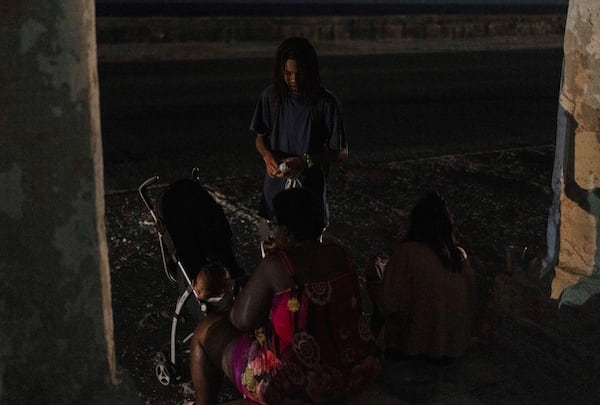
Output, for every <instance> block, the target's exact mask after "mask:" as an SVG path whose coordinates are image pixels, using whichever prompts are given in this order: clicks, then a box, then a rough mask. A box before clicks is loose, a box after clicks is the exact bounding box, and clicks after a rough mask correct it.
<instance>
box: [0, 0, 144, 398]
mask: <svg viewBox="0 0 600 405" xmlns="http://www.w3.org/2000/svg"><path fill="white" fill-rule="evenodd" d="M98 100H99V98H98V77H97V65H96V42H95V17H94V1H93V0H28V1H23V0H2V2H0V272H1V273H0V274H1V277H0V403H2V404H3V405H4V404H36V403H45V404H105V403H106V404H109V403H113V404H115V403H118V404H127V403H134V402H136V401H137V400H138V399H137V395H136V394H135V393H132V392H131V391H130V390H129V388H128V387H130V385H129V384H126V383H124V382H123V380H122V379H121V377H120V376H119V375H118V371H117V367H116V361H115V350H114V343H113V320H112V309H111V293H110V274H109V269H108V255H107V245H106V236H105V230H104V187H103V175H102V171H103V169H102V147H101V136H100V119H99V105H98Z"/></svg>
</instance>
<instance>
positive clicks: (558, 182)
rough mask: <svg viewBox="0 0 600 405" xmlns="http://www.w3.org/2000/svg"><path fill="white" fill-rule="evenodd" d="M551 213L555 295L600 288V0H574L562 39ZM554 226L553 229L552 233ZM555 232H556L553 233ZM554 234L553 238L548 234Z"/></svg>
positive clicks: (568, 299)
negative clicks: (553, 196) (554, 252)
mask: <svg viewBox="0 0 600 405" xmlns="http://www.w3.org/2000/svg"><path fill="white" fill-rule="evenodd" d="M564 53H565V55H564V63H563V75H562V85H561V92H560V102H559V111H558V120H557V123H558V125H557V143H556V160H555V171H554V178H553V187H554V191H555V204H554V210H553V215H551V218H550V224H549V229H552V226H553V225H552V223H554V224H555V225H556V229H558V235H554V238H555V239H556V242H558V243H557V244H553V243H549V247H550V250H552V249H553V247H557V255H556V258H557V261H556V266H555V268H554V269H555V277H554V280H553V282H552V298H555V299H558V298H560V301H561V303H567V304H583V303H584V302H585V301H586V300H587V299H588V298H589V297H590V296H591V295H593V294H596V293H600V189H599V186H600V2H599V1H598V0H571V1H570V4H569V11H568V16H567V23H566V30H565V39H564ZM551 233H552V232H550V234H551ZM549 236H550V237H552V236H553V235H549ZM549 239H551V238H549Z"/></svg>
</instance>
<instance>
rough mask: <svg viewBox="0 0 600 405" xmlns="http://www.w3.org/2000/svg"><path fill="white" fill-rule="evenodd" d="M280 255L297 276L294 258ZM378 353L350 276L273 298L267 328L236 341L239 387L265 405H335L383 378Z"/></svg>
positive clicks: (237, 381) (282, 292)
mask: <svg viewBox="0 0 600 405" xmlns="http://www.w3.org/2000/svg"><path fill="white" fill-rule="evenodd" d="M280 256H281V258H282V260H283V261H284V262H285V263H287V264H288V269H289V271H290V275H291V276H292V277H294V276H295V270H294V267H293V265H292V263H291V262H290V261H289V258H288V257H287V255H285V254H284V253H281V254H280ZM374 346H375V345H374V342H373V336H372V334H371V331H370V329H369V327H368V324H367V323H366V321H365V320H364V318H363V317H362V311H361V306H360V300H359V290H358V282H357V279H356V275H355V274H354V272H352V271H348V272H347V273H344V274H342V275H340V276H338V277H336V278H334V279H332V280H329V281H325V282H319V283H306V284H304V285H303V286H300V285H298V287H297V288H293V289H288V290H284V291H280V292H278V293H276V294H275V296H274V297H273V304H272V307H271V312H270V322H269V323H268V324H267V325H265V326H264V327H262V328H259V329H257V330H256V331H255V333H254V335H251V336H248V335H244V336H242V337H240V338H238V341H237V342H236V348H235V351H234V356H233V357H234V358H233V362H234V372H235V375H237V376H239V379H236V381H235V383H236V385H237V387H238V389H239V390H240V391H241V392H242V393H243V394H244V396H245V397H246V398H249V399H252V400H254V401H256V402H259V403H262V404H280V403H282V402H283V400H284V398H297V399H303V400H307V401H310V402H314V403H331V402H332V401H333V400H336V399H337V398H340V397H344V396H347V395H348V393H349V392H351V391H353V390H356V389H358V388H360V387H362V386H364V385H365V384H366V383H368V382H370V381H372V380H373V379H374V378H376V377H377V376H378V375H379V373H380V368H381V366H380V361H379V357H378V356H377V355H376V353H375V352H374V351H373V350H374Z"/></svg>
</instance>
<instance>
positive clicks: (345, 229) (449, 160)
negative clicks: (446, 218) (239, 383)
mask: <svg viewBox="0 0 600 405" xmlns="http://www.w3.org/2000/svg"><path fill="white" fill-rule="evenodd" d="M553 159H554V150H553V147H552V146H534V147H522V148H515V149H503V150H496V151H492V152H485V153H470V154H460V155H445V156H438V157H431V158H423V159H416V160H407V159H405V160H395V161H388V162H381V163H376V164H374V163H370V164H361V163H360V162H358V161H350V162H348V163H347V164H343V165H341V166H339V167H336V168H335V170H334V171H333V172H332V176H331V178H330V183H331V188H330V191H331V192H330V202H331V212H332V217H331V226H330V228H329V230H328V235H329V236H330V237H332V238H335V239H337V240H338V241H339V242H340V243H342V244H344V245H346V246H347V247H348V248H350V249H351V251H352V252H353V253H354V257H355V261H356V264H357V269H358V272H359V274H360V273H361V272H362V264H363V263H364V262H365V260H366V258H367V257H369V256H370V255H371V254H373V253H376V254H380V255H385V254H386V253H387V252H388V251H389V249H390V247H391V245H392V243H393V242H394V241H395V240H397V239H398V238H400V237H401V236H402V235H403V233H404V232H405V230H406V223H407V215H408V212H409V210H410V208H411V206H412V204H413V203H414V202H415V201H416V200H417V198H418V197H420V196H421V195H422V193H423V192H424V191H426V190H429V189H436V190H438V191H440V192H441V193H442V194H443V195H444V196H445V197H446V198H447V200H448V201H449V203H450V206H451V208H452V211H453V213H454V215H455V219H456V223H457V226H458V229H459V231H460V242H461V244H462V245H463V246H464V247H465V249H466V250H467V252H469V254H470V257H471V261H472V263H473V266H474V268H475V269H476V271H477V274H478V279H477V280H478V289H479V306H478V319H479V321H480V322H479V325H481V323H482V321H483V320H484V318H485V315H486V310H487V306H488V300H489V292H490V287H491V285H492V283H493V279H494V277H495V275H497V274H498V273H500V272H502V271H504V249H505V247H506V246H508V245H520V246H527V247H528V252H531V253H530V254H531V255H533V254H535V252H543V249H544V247H545V235H546V223H547V214H548V208H549V207H550V205H551V200H552V193H551V189H550V184H551V181H550V180H551V175H552V166H553ZM150 175H154V173H149V176H150ZM201 177H202V175H201ZM261 177H262V174H261V173H260V172H259V171H256V172H253V171H251V172H245V173H240V174H235V175H231V176H228V177H215V176H212V175H211V174H209V173H206V174H205V175H204V177H202V183H203V184H204V185H205V186H206V187H207V188H208V189H209V190H211V191H213V192H214V193H215V194H214V195H216V196H217V197H218V199H219V201H220V202H221V203H222V205H223V207H224V210H225V212H226V214H227V216H228V218H229V220H230V223H231V227H232V230H233V233H234V243H235V247H236V253H237V256H238V259H239V261H240V263H241V265H242V266H243V267H244V269H246V271H248V272H249V271H251V270H252V268H253V267H254V266H255V265H256V263H258V261H259V258H260V256H259V250H258V245H257V236H256V224H257V217H256V207H257V205H258V197H259V187H260V184H261ZM141 180H143V179H141ZM161 190H162V188H161V186H159V187H156V188H154V189H152V190H151V193H152V195H153V196H154V197H156V196H158V195H159V194H160V192H161ZM106 222H107V237H108V243H109V252H110V265H111V277H112V286H113V290H112V294H113V308H114V323H115V343H116V349H117V355H118V363H119V365H120V367H121V368H122V369H124V371H125V372H126V373H128V374H129V375H130V376H131V378H132V380H133V381H134V383H135V385H136V387H137V389H138V390H139V392H140V396H141V398H142V399H143V401H144V402H145V403H147V404H179V403H181V402H182V401H183V400H184V399H185V398H188V397H190V396H191V395H192V394H193V393H192V391H191V386H190V384H189V378H188V376H187V375H186V367H184V370H183V374H184V375H183V377H182V380H181V382H178V383H176V384H173V385H171V386H168V387H165V386H162V385H161V384H160V383H159V382H158V380H157V379H156V377H155V375H154V360H155V356H156V353H157V352H159V351H161V350H162V349H164V348H165V347H166V346H167V345H168V342H169V331H170V324H171V315H172V313H173V311H174V308H175V303H176V299H177V293H178V292H177V287H176V286H175V285H173V284H171V283H170V282H169V281H168V280H167V278H166V277H165V275H164V273H163V269H162V263H161V258H160V250H159V244H158V239H157V232H156V228H155V227H154V224H153V221H152V218H151V216H150V214H149V212H148V210H147V209H146V207H145V206H144V205H143V202H142V200H141V199H140V198H139V196H138V195H137V192H136V191H135V189H132V190H125V191H115V192H110V193H109V194H107V196H106ZM529 258H531V257H529ZM526 276H530V277H535V275H526ZM364 305H365V311H367V312H368V310H369V305H368V302H366V301H365V302H364ZM180 326H181V328H180V329H181V331H182V332H183V331H185V330H189V328H190V327H191V325H190V322H189V321H188V322H187V323H186V322H185V320H184V319H182V320H180ZM181 352H182V353H183V351H181ZM183 357H184V358H185V353H183ZM237 397H238V395H237V394H236V393H235V391H234V390H232V389H231V388H230V387H228V388H226V389H225V390H224V391H223V395H222V400H223V401H225V400H229V399H232V398H237Z"/></svg>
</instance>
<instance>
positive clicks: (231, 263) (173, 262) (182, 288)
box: [138, 168, 244, 385]
mask: <svg viewBox="0 0 600 405" xmlns="http://www.w3.org/2000/svg"><path fill="white" fill-rule="evenodd" d="M198 173H199V170H198V169H197V168H195V169H193V170H192V176H191V178H186V179H180V180H177V181H175V182H174V183H172V184H170V185H169V186H168V187H167V188H166V189H165V190H164V192H163V193H162V194H161V195H160V196H159V198H158V199H157V200H156V203H153V201H152V198H150V196H149V188H150V186H152V185H154V184H156V183H157V182H158V180H159V177H158V176H155V177H151V178H149V179H148V180H146V181H144V182H143V183H142V184H141V185H140V186H139V188H138V192H139V194H140V196H141V198H142V200H143V201H144V204H145V205H146V207H147V208H148V210H149V211H150V214H151V216H152V219H153V220H154V223H155V225H156V230H157V233H158V241H159V245H160V251H161V256H162V264H163V269H164V272H165V275H166V276H167V278H168V279H169V280H170V281H171V282H172V283H173V284H177V285H178V290H179V294H180V295H179V297H178V299H177V303H176V306H175V312H174V314H173V317H172V321H171V336H170V342H169V350H168V353H166V351H165V352H159V353H157V356H156V359H155V360H156V362H155V375H156V378H157V379H158V381H159V382H160V383H161V384H162V385H169V384H171V383H172V382H174V381H178V380H180V379H181V365H182V360H181V357H180V356H179V355H178V348H180V347H187V345H188V343H189V340H190V339H191V337H192V333H189V334H187V335H186V336H185V337H184V338H183V339H182V341H181V342H178V340H177V327H178V321H179V320H180V318H181V316H182V310H183V308H184V307H185V308H186V311H187V312H188V313H189V315H190V316H191V318H192V320H193V321H194V322H195V323H194V325H195V324H197V322H199V321H201V320H202V318H203V317H204V316H205V315H206V313H207V311H221V310H224V309H227V308H228V307H229V306H230V305H231V303H232V300H233V297H234V296H235V293H236V289H237V284H238V283H237V282H236V280H239V279H241V277H242V276H243V275H244V272H243V271H242V269H241V268H240V267H239V266H238V264H237V262H236V259H235V255H234V254H233V244H232V240H231V237H232V233H231V228H230V225H229V222H228V221H227V218H226V217H225V214H224V212H223V209H222V208H221V206H220V205H219V204H218V203H217V202H216V201H215V200H214V199H213V197H212V196H211V195H210V194H209V193H208V191H206V190H205V189H204V188H203V187H202V186H201V184H200V181H199V176H198ZM211 263H220V264H221V265H222V266H220V267H221V268H223V267H225V268H226V269H227V271H228V273H229V274H228V279H229V280H232V282H230V283H228V288H227V290H226V291H225V292H224V293H223V294H221V295H219V296H216V297H211V298H208V299H200V298H199V296H198V294H197V293H196V291H195V290H194V289H193V280H194V279H195V277H196V275H197V273H198V272H199V269H202V268H210V264H211Z"/></svg>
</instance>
